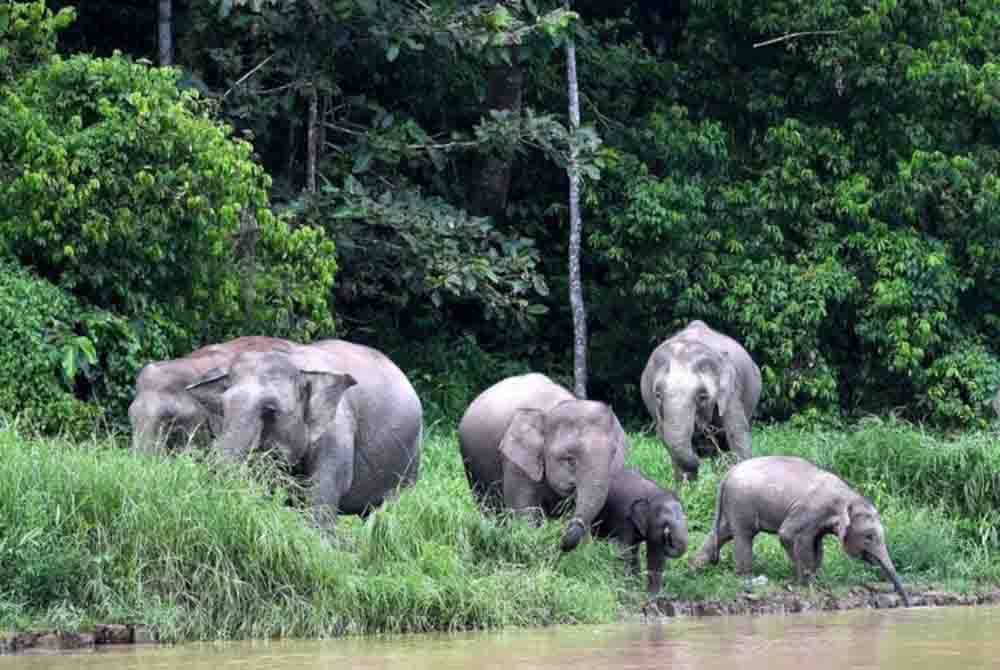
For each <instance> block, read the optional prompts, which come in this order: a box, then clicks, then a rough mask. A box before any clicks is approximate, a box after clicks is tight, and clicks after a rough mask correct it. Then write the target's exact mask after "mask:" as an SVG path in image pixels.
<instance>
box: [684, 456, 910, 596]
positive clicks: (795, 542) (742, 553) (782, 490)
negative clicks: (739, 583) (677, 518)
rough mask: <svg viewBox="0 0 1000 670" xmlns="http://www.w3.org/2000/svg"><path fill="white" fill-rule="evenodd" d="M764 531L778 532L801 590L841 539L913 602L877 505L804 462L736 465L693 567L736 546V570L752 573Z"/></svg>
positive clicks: (770, 459) (786, 459) (785, 459)
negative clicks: (827, 545)
mask: <svg viewBox="0 0 1000 670" xmlns="http://www.w3.org/2000/svg"><path fill="white" fill-rule="evenodd" d="M760 532H765V533H777V535H778V537H779V538H780V539H781V545H782V546H783V547H784V548H785V551H786V552H787V553H788V557H789V558H790V559H791V560H792V563H793V564H794V565H795V575H796V578H797V579H798V581H799V582H800V583H803V584H806V583H808V582H809V581H810V580H811V579H812V577H813V576H814V575H815V573H816V572H817V571H818V570H819V568H820V566H821V565H822V563H823V538H824V537H825V536H826V535H830V534H832V535H836V536H837V538H838V539H839V540H840V542H841V545H842V546H843V547H844V551H845V552H847V554H848V556H851V557H852V558H857V559H859V560H862V561H864V562H866V563H869V564H871V565H874V566H877V567H879V568H881V570H882V574H883V576H884V577H885V578H886V579H887V580H889V581H890V582H892V585H893V586H894V587H895V589H896V591H897V592H898V593H899V595H900V596H901V597H902V598H903V602H904V603H906V605H909V604H910V601H909V597H908V596H907V595H906V592H905V591H904V590H903V586H902V584H900V582H899V576H898V575H897V574H896V568H895V566H893V564H892V559H890V558H889V550H888V549H887V548H886V545H885V531H884V530H883V528H882V521H881V518H880V517H879V514H878V511H877V510H876V509H875V507H874V505H872V503H871V502H870V501H869V500H868V499H867V498H865V497H864V496H862V495H861V494H859V493H858V492H857V491H855V490H854V489H852V488H851V487H850V486H848V485H847V484H846V483H845V482H844V481H843V480H842V479H840V478H839V477H837V476H836V475H834V474H832V473H830V472H827V471H826V470H823V469H821V468H818V467H816V466H815V465H813V464H812V463H810V462H809V461H807V460H805V459H802V458H797V457H792V456H763V457H759V458H751V459H749V460H746V461H743V462H742V463H738V464H737V465H735V466H733V468H732V469H730V470H729V472H728V473H727V474H726V476H725V478H724V479H723V480H722V484H721V485H720V486H719V497H718V500H717V503H716V510H715V526H714V528H713V530H712V533H711V534H710V535H709V536H708V538H707V539H706V540H705V543H704V544H703V545H702V547H701V549H699V550H698V553H697V554H696V555H694V556H692V558H691V561H690V564H691V567H692V568H694V569H700V568H701V567H703V566H705V565H706V564H708V563H718V562H719V550H720V549H721V548H722V546H723V545H724V544H725V543H726V542H728V541H729V540H733V541H734V545H733V546H734V549H733V554H734V557H735V559H736V571H737V573H739V574H743V575H749V574H750V573H751V571H752V570H753V540H754V537H755V536H756V535H757V533H760Z"/></svg>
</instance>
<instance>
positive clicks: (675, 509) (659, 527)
mask: <svg viewBox="0 0 1000 670" xmlns="http://www.w3.org/2000/svg"><path fill="white" fill-rule="evenodd" d="M593 533H594V535H595V536H597V537H606V538H609V539H611V540H614V541H616V542H618V543H619V544H622V545H624V547H625V552H626V560H627V562H628V566H629V569H630V570H631V572H632V574H634V575H635V574H639V545H640V544H641V543H643V542H645V543H646V568H647V573H648V575H647V590H648V592H649V595H656V594H657V593H659V592H660V589H661V588H663V564H664V562H665V560H666V557H667V556H669V557H670V558H680V557H681V556H683V555H684V552H685V551H687V544H688V530H687V517H686V516H685V514H684V508H683V506H682V505H681V501H680V500H678V499H677V496H676V495H674V493H673V492H672V491H667V490H665V489H662V488H660V487H659V486H658V485H657V484H656V483H655V482H653V481H651V480H649V479H647V478H646V477H644V476H643V475H642V473H640V472H639V471H637V470H634V469H632V468H625V469H623V470H622V471H621V472H619V473H618V474H617V475H615V476H614V477H612V479H611V486H610V488H609V490H608V501H607V502H606V503H605V504H604V508H603V509H602V510H601V512H600V514H598V515H597V519H596V521H595V522H594V528H593Z"/></svg>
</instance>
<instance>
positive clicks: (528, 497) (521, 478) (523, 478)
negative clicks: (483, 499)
mask: <svg viewBox="0 0 1000 670" xmlns="http://www.w3.org/2000/svg"><path fill="white" fill-rule="evenodd" d="M541 492H542V491H541V485H540V484H538V483H536V482H533V481H532V480H531V479H530V478H529V477H528V476H527V475H525V474H524V473H522V472H521V471H520V469H519V468H518V467H517V466H516V465H514V464H513V463H507V462H505V463H504V466H503V504H504V507H505V508H507V509H509V510H510V511H511V512H513V513H514V516H516V517H518V518H521V519H525V520H526V521H528V523H530V524H532V525H534V526H540V525H542V522H543V521H544V520H545V511H544V510H543V509H542V495H541Z"/></svg>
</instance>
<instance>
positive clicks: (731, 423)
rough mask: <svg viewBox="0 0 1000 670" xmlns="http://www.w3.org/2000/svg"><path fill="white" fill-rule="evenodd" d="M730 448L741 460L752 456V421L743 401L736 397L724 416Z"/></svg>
mask: <svg viewBox="0 0 1000 670" xmlns="http://www.w3.org/2000/svg"><path fill="white" fill-rule="evenodd" d="M722 426H723V428H724V430H725V434H726V442H727V443H728V444H729V450H730V451H731V452H732V453H734V454H736V456H737V457H738V458H739V459H740V460H741V461H745V460H746V459H748V458H750V422H749V421H748V420H747V417H746V414H745V413H744V411H743V403H741V402H739V401H737V400H735V399H734V401H733V402H732V403H730V406H729V408H728V409H727V410H726V415H725V416H724V417H722Z"/></svg>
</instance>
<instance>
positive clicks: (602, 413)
mask: <svg viewBox="0 0 1000 670" xmlns="http://www.w3.org/2000/svg"><path fill="white" fill-rule="evenodd" d="M609 414H610V410H609V408H608V406H607V405H605V404H604V403H602V402H597V401H596V400H567V401H565V402H561V403H559V404H558V405H556V406H555V407H553V408H552V410H551V411H550V412H549V423H550V424H551V425H553V426H561V427H567V428H583V427H585V426H588V425H594V424H600V425H603V426H604V428H605V430H606V429H607V423H608V416H609Z"/></svg>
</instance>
